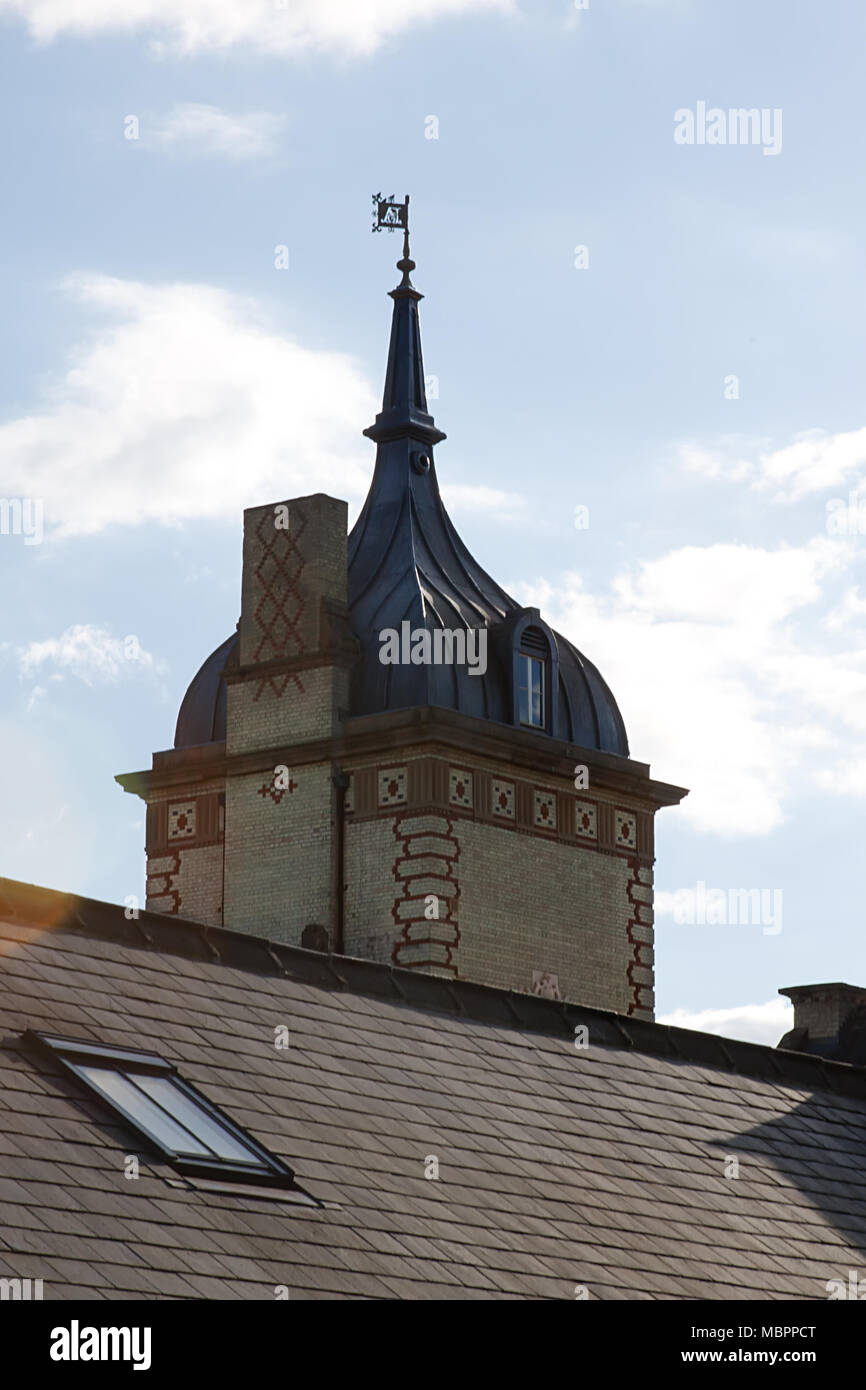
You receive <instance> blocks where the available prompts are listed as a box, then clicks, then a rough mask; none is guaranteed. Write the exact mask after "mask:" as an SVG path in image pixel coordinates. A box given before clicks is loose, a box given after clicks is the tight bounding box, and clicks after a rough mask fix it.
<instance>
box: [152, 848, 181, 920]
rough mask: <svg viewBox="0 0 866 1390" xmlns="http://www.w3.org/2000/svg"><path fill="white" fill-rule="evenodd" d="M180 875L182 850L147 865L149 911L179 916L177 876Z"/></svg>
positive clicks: (153, 860)
mask: <svg viewBox="0 0 866 1390" xmlns="http://www.w3.org/2000/svg"><path fill="white" fill-rule="evenodd" d="M179 873H180V850H178V851H177V852H176V853H175V854H167V855H162V856H160V858H159V859H150V860H148V864H147V910H148V912H164V913H166V914H167V915H168V916H177V914H178V913H179V912H180V891H179V889H178V888H177V886H176V884H177V876H178V874H179Z"/></svg>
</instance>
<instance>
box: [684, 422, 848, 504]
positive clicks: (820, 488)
mask: <svg viewBox="0 0 866 1390" xmlns="http://www.w3.org/2000/svg"><path fill="white" fill-rule="evenodd" d="M678 451H679V457H680V462H681V463H682V465H683V467H684V468H686V469H687V470H688V471H689V472H691V473H702V474H703V475H704V476H705V477H709V478H719V477H723V478H726V479H728V480H729V481H733V482H736V481H739V480H741V479H748V480H749V481H750V483H751V486H752V487H753V488H754V489H755V490H756V491H771V490H774V493H773V501H775V502H799V501H800V500H801V499H802V498H804V497H808V496H810V495H811V494H813V493H816V492H824V491H826V490H827V489H828V488H838V487H841V486H843V485H846V486H851V487H854V488H856V485H857V483H858V481H859V476H860V470H861V469H862V468H863V466H864V464H866V428H863V429H859V430H845V431H841V432H839V433H837V434H830V433H828V432H827V431H826V430H820V429H814V430H804V431H802V432H801V433H800V434H797V435H795V436H794V438H793V439H792V440H791V442H790V443H789V444H786V445H784V446H782V447H781V448H778V449H771V448H768V447H766V446H760V445H755V444H754V443H751V442H749V441H744V440H739V441H737V440H731V439H723V440H719V441H718V443H717V444H716V445H715V446H713V447H711V448H710V447H707V446H704V445H699V444H695V443H693V442H691V441H689V442H686V443H683V444H680V445H679V446H678ZM744 455H751V456H750V457H744Z"/></svg>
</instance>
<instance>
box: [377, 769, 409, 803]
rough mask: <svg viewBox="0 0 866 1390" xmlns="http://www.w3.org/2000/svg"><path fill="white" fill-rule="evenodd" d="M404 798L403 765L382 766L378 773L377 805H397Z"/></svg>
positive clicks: (404, 772)
mask: <svg viewBox="0 0 866 1390" xmlns="http://www.w3.org/2000/svg"><path fill="white" fill-rule="evenodd" d="M405 800H406V769H405V767H389V768H384V769H383V770H382V771H380V773H379V805H380V806H399V805H401V804H402V803H403V802H404V801H405Z"/></svg>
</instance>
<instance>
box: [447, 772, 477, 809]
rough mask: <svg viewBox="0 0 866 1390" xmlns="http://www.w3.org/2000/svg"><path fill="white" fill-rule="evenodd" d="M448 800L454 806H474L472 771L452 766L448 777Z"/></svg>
mask: <svg viewBox="0 0 866 1390" xmlns="http://www.w3.org/2000/svg"><path fill="white" fill-rule="evenodd" d="M448 800H449V801H450V803H451V805H452V806H466V807H469V808H470V809H471V807H472V773H471V772H464V771H462V769H460V768H455V767H452V768H451V770H450V773H449V778H448Z"/></svg>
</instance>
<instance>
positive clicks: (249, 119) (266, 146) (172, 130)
mask: <svg viewBox="0 0 866 1390" xmlns="http://www.w3.org/2000/svg"><path fill="white" fill-rule="evenodd" d="M285 124H286V118H285V116H278V115H273V114H271V112H269V111H246V112H242V113H240V112H238V113H234V112H231V111H223V110H221V108H220V107H219V106H205V105H202V104H201V103H198V102H193V101H189V102H181V103H180V104H178V105H177V106H173V107H172V108H171V110H170V111H167V112H166V113H165V115H164V116H160V117H158V118H156V119H154V120H152V121H151V122H150V123H148V122H146V121H145V123H144V134H145V138H147V137H151V138H152V139H153V140H154V141H155V143H156V144H157V145H159V146H160V147H161V148H163V149H167V150H173V151H177V152H180V153H186V152H192V153H194V154H206V155H224V156H225V157H226V158H228V159H261V158H264V157H265V156H267V155H271V154H274V153H276V151H277V149H278V137H279V135H280V134H281V132H282V131H283V129H284V128H285Z"/></svg>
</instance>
